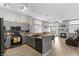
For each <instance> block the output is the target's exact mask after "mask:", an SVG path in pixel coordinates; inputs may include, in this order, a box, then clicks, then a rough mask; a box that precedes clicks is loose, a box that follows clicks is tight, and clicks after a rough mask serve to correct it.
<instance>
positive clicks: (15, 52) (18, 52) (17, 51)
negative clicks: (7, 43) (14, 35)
mask: <svg viewBox="0 0 79 59" xmlns="http://www.w3.org/2000/svg"><path fill="white" fill-rule="evenodd" d="M40 55H41V54H40V53H39V52H37V51H36V50H35V49H33V48H31V47H30V46H28V45H27V44H24V45H22V46H19V47H16V48H11V49H7V50H6V52H5V54H4V56H40Z"/></svg>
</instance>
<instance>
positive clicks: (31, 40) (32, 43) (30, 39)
mask: <svg viewBox="0 0 79 59" xmlns="http://www.w3.org/2000/svg"><path fill="white" fill-rule="evenodd" d="M26 43H27V44H28V45H30V46H32V47H33V48H35V38H34V37H32V36H27V37H26Z"/></svg>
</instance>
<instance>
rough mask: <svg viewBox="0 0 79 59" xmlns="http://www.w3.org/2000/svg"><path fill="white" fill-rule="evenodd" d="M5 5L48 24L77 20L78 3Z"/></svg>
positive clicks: (78, 12)
mask: <svg viewBox="0 0 79 59" xmlns="http://www.w3.org/2000/svg"><path fill="white" fill-rule="evenodd" d="M7 5H9V6H10V7H11V8H13V9H14V10H15V8H16V9H17V10H18V9H20V10H23V12H24V13H26V14H28V15H30V16H32V17H34V18H36V19H39V20H46V21H50V22H54V21H59V20H68V19H73V18H79V3H7ZM4 6H6V4H5V5H4ZM24 7H26V9H25V10H24Z"/></svg>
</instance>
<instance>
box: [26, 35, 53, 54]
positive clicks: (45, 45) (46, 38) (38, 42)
mask: <svg viewBox="0 0 79 59" xmlns="http://www.w3.org/2000/svg"><path fill="white" fill-rule="evenodd" d="M52 37H53V35H50V34H46V35H32V34H30V35H27V38H26V43H27V44H28V45H29V46H31V47H33V48H34V49H36V50H37V51H38V52H40V53H41V54H42V55H45V54H46V53H48V52H49V51H50V50H51V49H52Z"/></svg>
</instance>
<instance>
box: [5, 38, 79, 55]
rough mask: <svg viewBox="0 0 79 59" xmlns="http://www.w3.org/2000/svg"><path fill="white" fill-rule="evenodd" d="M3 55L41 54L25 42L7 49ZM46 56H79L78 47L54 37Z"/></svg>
mask: <svg viewBox="0 0 79 59" xmlns="http://www.w3.org/2000/svg"><path fill="white" fill-rule="evenodd" d="M4 56H41V54H40V53H39V52H37V51H36V50H35V49H33V48H31V47H30V46H28V45H26V44H25V45H22V46H19V47H16V48H12V49H7V50H6V52H5V54H4ZM48 56H79V47H73V46H68V45H66V44H65V39H62V38H58V37H56V38H55V44H54V42H53V41H52V51H51V53H49V54H48Z"/></svg>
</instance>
